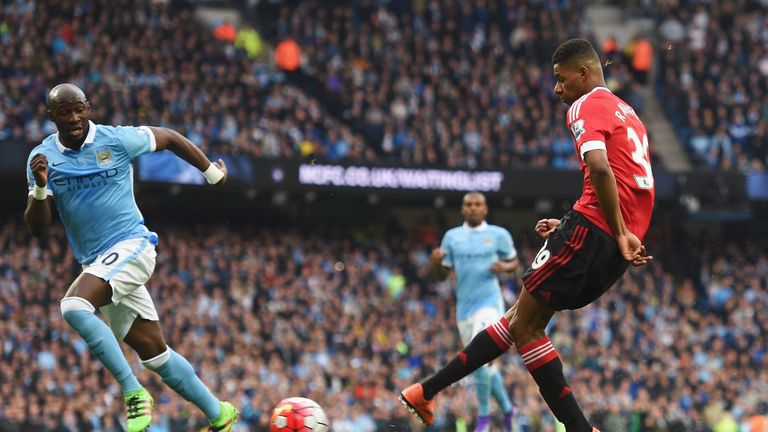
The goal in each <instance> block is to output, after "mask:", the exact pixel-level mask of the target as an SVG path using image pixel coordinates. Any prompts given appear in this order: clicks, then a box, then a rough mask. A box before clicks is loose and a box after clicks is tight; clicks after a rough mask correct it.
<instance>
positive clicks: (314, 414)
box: [269, 397, 331, 432]
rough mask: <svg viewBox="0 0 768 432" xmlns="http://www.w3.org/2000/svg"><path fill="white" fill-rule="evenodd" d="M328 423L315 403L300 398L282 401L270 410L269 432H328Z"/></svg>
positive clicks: (323, 413)
mask: <svg viewBox="0 0 768 432" xmlns="http://www.w3.org/2000/svg"><path fill="white" fill-rule="evenodd" d="M330 430H331V428H330V422H329V421H328V417H327V416H326V415H325V412H324V411H323V409H322V408H320V405H318V404H317V402H315V401H313V400H312V399H307V398H302V397H291V398H287V399H283V400H281V401H280V403H278V404H277V406H276V407H275V409H273V410H272V417H271V418H270V421H269V432H328V431H330Z"/></svg>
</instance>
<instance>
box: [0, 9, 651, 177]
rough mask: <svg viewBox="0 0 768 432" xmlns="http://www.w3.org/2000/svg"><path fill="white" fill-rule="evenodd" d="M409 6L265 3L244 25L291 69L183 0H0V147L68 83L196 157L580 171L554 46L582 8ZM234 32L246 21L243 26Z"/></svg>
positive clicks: (23, 131)
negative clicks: (287, 43)
mask: <svg viewBox="0 0 768 432" xmlns="http://www.w3.org/2000/svg"><path fill="white" fill-rule="evenodd" d="M299 3H300V4H299ZM408 3H409V2H383V3H381V4H380V6H374V4H378V2H371V1H364V2H334V4H333V6H328V5H327V4H325V3H324V2H321V1H308V2H292V1H286V2H279V4H278V5H277V6H274V5H272V3H271V2H260V5H259V7H262V6H263V7H264V8H266V9H264V10H261V9H258V14H257V16H258V17H259V21H258V22H259V23H262V22H266V24H257V23H256V22H254V23H251V24H253V25H255V26H256V28H258V29H259V31H260V32H261V33H262V34H263V38H264V39H263V41H266V42H269V43H271V44H272V45H275V44H277V43H278V42H279V41H280V40H283V39H284V38H293V39H296V40H297V41H298V43H299V45H300V47H301V50H302V52H303V55H302V58H303V59H304V60H303V65H304V66H303V68H302V71H301V72H299V73H298V74H294V75H297V76H299V77H300V78H299V79H292V78H291V74H285V73H282V72H281V71H279V70H278V69H277V68H276V67H275V65H274V64H273V62H272V61H271V59H270V57H269V55H268V52H269V50H268V49H263V47H264V46H266V43H264V44H261V41H262V39H261V37H262V36H259V35H258V33H255V32H251V35H252V37H254V38H258V41H259V44H257V45H256V46H257V47H258V49H254V50H253V51H248V50H247V49H246V47H245V46H244V45H243V44H239V43H235V44H230V43H227V42H224V41H221V40H219V39H218V38H217V37H216V34H217V33H216V32H215V31H212V29H211V28H208V27H207V26H206V25H205V24H203V23H202V21H200V20H198V18H197V17H196V16H195V15H194V13H193V8H194V5H192V4H190V3H189V2H186V1H181V0H175V1H152V0H144V1H141V2H132V1H128V0H119V1H116V2H106V1H91V2H71V1H69V2H59V1H54V0H37V1H29V0H19V1H13V2H7V3H5V4H4V5H3V6H2V7H0V42H1V43H0V50H1V51H2V55H1V56H0V78H2V79H1V80H0V143H7V144H9V145H10V144H14V143H19V142H26V143H27V144H28V145H31V144H35V143H38V142H39V141H40V140H41V139H42V138H43V137H44V136H46V135H47V134H49V133H52V132H53V125H52V124H51V123H50V122H48V121H47V120H46V116H45V109H44V102H45V96H46V93H47V91H48V89H49V88H50V87H51V86H52V85H53V84H54V83H59V82H63V81H71V82H74V83H75V84H77V85H79V86H80V87H82V88H83V89H84V90H85V92H86V94H87V95H88V96H89V97H90V99H91V102H92V106H93V109H94V110H95V113H94V114H95V115H94V119H95V120H97V121H99V122H104V123H110V124H154V125H162V126H170V127H173V128H176V129H178V130H179V131H180V132H182V133H184V134H185V135H186V136H188V137H190V138H191V139H192V141H193V142H195V143H196V144H198V145H199V146H200V147H201V148H203V149H204V150H206V151H208V150H211V151H217V152H220V153H225V154H226V153H228V154H232V155H251V156H254V157H267V158H308V159H318V160H328V161H354V162H366V163H392V164H435V165H442V166H450V167H470V168H471V167H491V166H533V167H556V168H574V167H578V161H577V159H576V157H575V156H574V155H573V153H574V152H573V145H572V142H571V140H570V137H569V136H568V134H567V132H566V130H565V126H564V117H563V116H564V110H563V107H562V106H561V104H560V103H559V102H557V101H556V99H555V98H554V97H553V95H552V83H553V80H552V78H551V73H550V64H549V56H550V55H551V53H552V51H553V50H554V48H555V47H556V46H557V44H558V43H560V42H561V41H562V40H565V39H566V38H568V37H571V36H574V35H577V34H581V33H582V18H581V17H582V14H583V10H582V6H580V4H579V2H538V1H522V2H506V3H501V4H497V3H496V2H489V1H478V2H475V3H474V4H471V3H470V2H463V3H462V2H455V1H452V0H440V1H430V2H419V1H417V2H413V3H412V5H408ZM269 6H272V7H271V8H270V7H269ZM125 11H130V12H129V13H126V12H125ZM270 24H271V25H270ZM242 29H243V30H249V31H250V30H253V29H252V28H251V27H249V26H248V22H247V21H246V22H245V23H244V24H243V26H242ZM254 34H255V36H254ZM259 52H260V53H261V55H258V53H259ZM611 74H612V75H613V79H612V80H611V81H609V82H610V83H611V85H612V87H614V88H615V89H618V90H619V91H621V90H622V89H625V90H628V91H630V93H631V94H632V95H634V96H635V97H634V99H637V97H636V96H637V95H639V93H637V92H634V93H632V92H631V89H632V88H634V87H633V86H632V79H631V76H630V74H629V73H628V72H627V70H626V68H622V67H619V66H616V67H613V68H611V70H610V71H609V75H611ZM609 78H610V77H609ZM318 88H320V89H321V90H322V91H318ZM634 99H633V100H634ZM637 105H642V101H638V103H637ZM339 107H341V108H339ZM337 108H338V109H337ZM552 125H558V127H553V126H552Z"/></svg>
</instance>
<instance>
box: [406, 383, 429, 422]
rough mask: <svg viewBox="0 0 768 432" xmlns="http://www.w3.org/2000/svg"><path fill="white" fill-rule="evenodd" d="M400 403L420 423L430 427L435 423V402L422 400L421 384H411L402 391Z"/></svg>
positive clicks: (422, 389) (422, 390)
mask: <svg viewBox="0 0 768 432" xmlns="http://www.w3.org/2000/svg"><path fill="white" fill-rule="evenodd" d="M400 403H402V404H403V405H404V406H405V407H406V408H408V411H410V412H411V414H413V415H415V416H416V418H418V419H419V421H421V422H422V423H424V424H427V425H431V424H432V423H434V422H435V400H434V399H432V400H426V399H424V387H422V386H421V383H416V384H411V385H409V386H408V387H407V388H406V389H405V390H403V392H402V393H400Z"/></svg>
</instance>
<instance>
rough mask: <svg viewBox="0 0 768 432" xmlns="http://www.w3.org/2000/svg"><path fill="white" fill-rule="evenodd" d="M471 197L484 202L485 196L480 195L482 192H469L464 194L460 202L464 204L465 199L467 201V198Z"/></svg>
mask: <svg viewBox="0 0 768 432" xmlns="http://www.w3.org/2000/svg"><path fill="white" fill-rule="evenodd" d="M473 195H476V196H479V197H480V198H482V200H483V202H486V199H485V194H484V193H482V192H479V191H471V192H467V193H465V194H464V197H463V198H462V199H461V201H462V202H464V200H465V199H467V198H469V197H470V196H473Z"/></svg>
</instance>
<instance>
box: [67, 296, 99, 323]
mask: <svg viewBox="0 0 768 432" xmlns="http://www.w3.org/2000/svg"><path fill="white" fill-rule="evenodd" d="M59 306H60V308H61V315H62V316H63V317H64V319H65V320H67V322H69V320H68V319H67V317H68V316H71V315H73V312H77V311H80V312H90V313H94V312H96V308H95V307H93V305H92V304H91V302H89V301H88V300H86V299H84V298H82V297H64V298H63V299H61V303H60V304H59Z"/></svg>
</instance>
